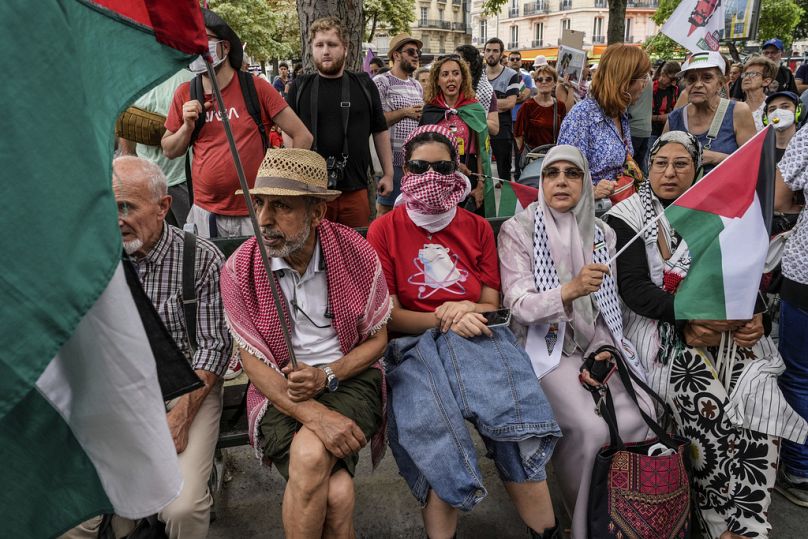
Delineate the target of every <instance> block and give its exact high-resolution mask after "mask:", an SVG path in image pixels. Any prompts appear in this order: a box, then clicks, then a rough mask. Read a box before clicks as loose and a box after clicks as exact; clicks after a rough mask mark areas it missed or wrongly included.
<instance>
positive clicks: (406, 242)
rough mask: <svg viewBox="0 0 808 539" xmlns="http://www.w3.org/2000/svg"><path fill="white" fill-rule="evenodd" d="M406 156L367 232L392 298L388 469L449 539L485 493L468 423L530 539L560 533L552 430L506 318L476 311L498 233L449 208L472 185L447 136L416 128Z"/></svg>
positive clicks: (435, 531)
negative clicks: (492, 322) (391, 461)
mask: <svg viewBox="0 0 808 539" xmlns="http://www.w3.org/2000/svg"><path fill="white" fill-rule="evenodd" d="M404 156H405V163H404V177H403V178H402V180H401V196H400V198H399V202H398V203H397V205H396V207H395V208H394V209H393V211H391V212H390V213H387V214H385V215H384V216H382V217H380V218H379V219H377V220H375V221H374V222H373V223H372V224H371V225H370V229H369V230H368V241H369V242H370V244H371V245H372V246H373V247H374V248H375V249H376V252H377V253H378V255H379V260H380V261H381V264H382V268H383V270H384V273H385V277H386V278H387V287H388V290H389V292H390V296H391V298H392V300H393V313H392V316H391V318H390V322H389V324H388V329H389V330H390V331H392V332H393V335H395V336H397V338H396V339H394V340H393V341H392V342H391V343H390V345H389V346H388V350H387V353H386V355H385V365H386V373H387V382H388V386H389V400H388V414H387V417H388V429H387V432H388V435H389V439H390V447H391V449H392V452H393V456H394V457H395V459H396V464H397V465H398V468H399V471H400V473H401V475H402V476H403V477H404V479H405V480H406V481H407V484H408V485H409V487H410V490H411V491H412V493H413V495H414V496H415V497H416V499H417V500H418V502H419V504H420V505H421V507H423V518H424V528H425V529H426V534H427V536H428V537H452V536H453V535H454V533H455V531H456V528H457V519H458V509H459V510H463V511H470V510H471V509H472V508H473V507H474V506H475V505H476V504H477V503H478V502H479V501H481V500H482V499H483V498H484V497H485V495H486V490H485V487H484V485H483V482H482V474H481V472H480V469H479V466H478V464H477V452H476V450H475V448H474V444H473V442H472V439H471V437H470V435H469V433H468V430H467V428H466V421H469V422H471V423H472V424H473V425H474V427H475V428H476V429H477V431H478V432H479V433H480V436H481V438H482V439H483V441H484V443H485V446H486V449H487V450H488V452H487V456H488V457H489V458H491V459H493V460H494V462H495V463H496V467H497V471H498V472H499V475H500V478H501V479H502V481H503V482H504V484H505V489H506V490H507V492H508V494H509V495H510V497H511V499H512V500H513V502H514V505H515V506H516V509H517V511H518V512H519V515H520V517H521V518H522V520H523V521H524V522H525V524H527V526H528V527H529V528H530V530H531V536H532V537H541V538H545V539H549V538H551V537H557V536H558V527H557V526H556V525H555V517H554V513H553V508H552V503H551V501H550V494H549V491H548V489H547V482H546V472H545V463H546V462H547V461H548V460H549V458H550V456H551V455H552V452H553V447H554V446H555V443H556V441H557V439H558V437H559V436H560V430H559V428H558V425H557V424H556V422H555V420H554V419H553V413H552V410H551V409H550V405H549V403H548V402H547V399H546V398H545V397H544V394H543V393H542V390H541V387H540V386H539V384H538V382H537V380H536V377H535V376H533V372H532V369H531V366H530V360H529V358H528V357H527V356H526V355H525V354H524V352H523V351H522V350H521V349H520V348H519V347H518V345H517V344H516V341H515V340H514V338H513V335H512V334H511V333H510V331H509V330H508V329H507V328H506V327H504V325H505V324H506V323H507V320H501V321H499V326H500V327H489V326H488V325H487V323H486V321H487V319H486V317H485V315H484V314H483V313H487V312H489V311H497V309H499V306H500V305H499V293H500V292H499V291H500V280H499V263H498V261H497V251H496V245H495V242H494V233H493V231H492V230H491V226H490V225H489V224H488V223H487V222H486V220H485V219H483V218H482V217H479V216H477V215H475V214H473V213H471V212H469V211H467V210H465V209H463V208H459V207H457V203H458V202H460V201H461V200H462V199H463V198H464V197H465V196H466V195H467V194H468V192H469V181H468V179H467V178H466V177H465V176H464V175H463V174H461V173H459V172H458V151H457V141H456V139H455V136H454V134H453V133H452V132H451V131H449V129H447V128H445V127H442V126H438V125H424V126H421V127H418V128H417V129H415V130H414V131H413V132H412V134H411V135H410V137H409V139H408V140H407V141H406V142H405V144H404Z"/></svg>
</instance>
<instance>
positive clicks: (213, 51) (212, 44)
mask: <svg viewBox="0 0 808 539" xmlns="http://www.w3.org/2000/svg"><path fill="white" fill-rule="evenodd" d="M221 42H222V41H221V40H218V39H217V40H215V41H208V51H210V57H211V58H212V59H213V67H217V66H218V65H219V64H221V63H222V62H224V58H219V55H218V54H217V49H218V48H219V43H221ZM188 69H189V70H190V71H191V73H204V72H205V71H207V70H208V68H207V67H206V66H205V59H204V58H202V56H201V55H200V56H198V57H197V59H196V60H194V61H193V62H191V63H190V64H188Z"/></svg>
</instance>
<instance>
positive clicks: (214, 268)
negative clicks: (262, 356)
mask: <svg viewBox="0 0 808 539" xmlns="http://www.w3.org/2000/svg"><path fill="white" fill-rule="evenodd" d="M183 244H184V235H183V232H182V230H180V229H179V228H175V227H173V226H169V225H167V224H163V233H162V234H161V235H160V239H159V240H158V241H157V243H156V244H155V245H154V247H153V248H152V250H151V251H150V252H149V254H148V255H146V256H144V257H143V258H141V259H140V260H134V259H133V260H132V262H133V263H134V265H135V268H136V269H137V273H138V277H140V282H141V283H142V284H143V289H144V290H145V291H146V294H147V295H148V296H149V298H151V300H152V303H153V304H154V307H155V308H156V309H157V313H158V314H159V315H160V318H161V319H162V320H163V323H164V324H165V325H166V327H167V328H168V331H169V333H171V336H172V337H173V338H174V341H176V343H177V345H178V346H179V347H180V350H182V353H183V354H185V357H186V358H188V361H189V362H190V363H191V366H192V367H193V368H194V370H199V369H201V370H206V371H210V372H212V373H214V374H216V375H217V376H222V375H223V374H224V371H225V370H226V369H227V361H228V356H229V354H230V351H231V347H232V341H231V337H230V333H229V332H228V330H227V326H226V325H225V322H224V307H223V306H222V296H221V292H220V291H219V275H220V272H221V268H222V264H223V263H224V255H222V253H221V252H220V251H219V249H217V248H216V247H215V246H214V245H213V244H212V243H210V242H209V241H207V240H205V239H202V238H197V239H196V264H195V272H194V274H195V277H196V279H195V280H196V296H197V308H196V352H195V353H194V354H193V357H192V355H191V346H190V344H189V341H188V335H187V333H186V330H185V316H184V313H183V309H182V299H183V298H182V249H183Z"/></svg>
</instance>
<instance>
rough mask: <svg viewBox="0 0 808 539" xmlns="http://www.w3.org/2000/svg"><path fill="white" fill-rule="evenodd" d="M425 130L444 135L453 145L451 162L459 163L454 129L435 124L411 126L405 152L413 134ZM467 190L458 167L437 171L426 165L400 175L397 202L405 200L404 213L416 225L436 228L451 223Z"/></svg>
mask: <svg viewBox="0 0 808 539" xmlns="http://www.w3.org/2000/svg"><path fill="white" fill-rule="evenodd" d="M427 132H431V133H438V134H440V135H442V136H444V137H446V139H447V140H448V141H449V142H450V143H451V144H452V147H453V148H454V152H455V163H459V157H458V153H457V139H456V138H455V136H454V133H452V132H451V131H450V130H449V129H447V128H445V127H443V126H439V125H422V126H420V127H418V128H416V129H415V130H413V132H412V133H410V136H409V137H407V140H406V141H405V142H404V148H405V152H406V149H407V146H408V145H409V144H410V143H411V141H412V140H413V139H414V138H415V137H416V136H418V135H420V134H422V133H427ZM470 192H471V183H470V182H469V180H468V178H467V177H466V176H465V175H463V174H462V173H460V172H459V171H455V172H454V173H452V174H439V173H437V172H435V171H434V170H432V169H429V170H427V171H426V172H424V173H423V174H412V173H407V174H405V175H404V177H403V178H402V179H401V202H403V203H404V204H406V209H407V214H408V215H409V217H410V219H412V221H413V222H414V223H415V224H416V225H418V226H420V227H422V228H425V229H426V230H428V231H429V232H437V231H439V230H441V229H443V228H445V227H446V226H447V225H448V224H449V223H451V221H452V219H453V218H454V216H455V214H456V212H457V204H458V203H459V202H460V201H461V200H463V199H464V198H466V197H467V196H468V194H469V193H470Z"/></svg>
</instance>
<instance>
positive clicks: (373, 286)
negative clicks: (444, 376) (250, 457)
mask: <svg viewBox="0 0 808 539" xmlns="http://www.w3.org/2000/svg"><path fill="white" fill-rule="evenodd" d="M317 233H318V239H319V241H320V247H321V249H322V253H323V256H324V257H325V265H326V275H327V280H328V299H329V307H330V308H331V311H332V312H333V313H334V318H333V325H334V330H335V331H336V333H337V339H338V340H339V343H340V349H341V350H342V353H343V354H346V353H348V352H349V351H350V350H352V349H353V348H355V347H356V346H357V345H359V344H361V343H362V342H363V341H365V340H366V339H367V338H368V337H370V336H371V335H373V334H374V333H376V332H377V331H378V330H379V329H381V328H382V327H383V326H384V324H386V323H387V320H388V318H389V317H390V312H391V310H392V303H391V301H390V295H389V293H388V291H387V283H386V281H385V279H384V274H383V273H382V268H381V264H380V263H379V259H378V257H377V255H376V252H375V251H374V250H373V248H372V247H371V246H370V244H369V243H367V241H366V240H365V239H364V238H363V237H362V236H361V235H359V234H358V233H357V232H356V231H354V230H353V229H350V228H348V227H345V226H342V225H339V224H336V223H332V222H330V221H327V220H324V221H323V222H321V223H320V225H319V226H318V227H317ZM273 278H275V282H276V283H277V282H278V281H277V277H274V276H273ZM221 290H222V300H223V302H224V308H225V317H226V320H227V324H228V326H229V328H230V331H231V333H232V334H233V336H234V338H235V339H236V341H237V342H238V344H239V346H240V347H242V348H244V349H245V350H247V351H249V352H250V353H252V354H253V355H255V356H256V357H258V358H260V359H261V360H263V361H264V362H265V363H266V364H267V365H269V366H270V367H272V368H274V369H276V370H278V371H280V369H282V368H283V367H285V366H286V364H287V363H289V353H288V350H287V348H286V343H285V341H284V339H283V333H282V331H281V327H280V323H281V322H280V319H279V317H278V313H277V310H276V309H275V302H274V301H273V299H272V291H271V289H270V285H269V280H268V279H267V275H266V271H265V270H264V266H263V264H262V262H261V255H260V253H259V250H258V244H257V241H256V239H255V238H250V239H249V240H247V241H245V242H244V244H243V245H242V246H241V247H240V248H239V249H238V250H237V251H236V252H235V253H233V255H232V256H230V258H229V259H228V260H227V262H226V263H225V266H224V269H223V271H222V276H221ZM278 290H279V291H280V284H279V283H278ZM281 303H282V306H283V318H284V323H285V324H286V325H287V327H291V324H290V319H289V312H288V307H287V305H286V302H285V301H283V302H281ZM374 367H376V368H378V369H380V370H381V369H382V367H381V364H380V363H376V364H375V365H374ZM382 374H383V373H382ZM247 391H248V393H247V416H248V423H249V434H250V442H251V443H252V445H253V447H255V448H256V452H257V453H259V456H260V448H261V446H262V444H261V443H260V428H259V427H260V424H261V418H262V417H263V416H264V413H265V412H266V410H267V407H268V406H269V405H270V403H269V400H268V399H267V397H266V396H265V395H263V394H262V393H261V392H260V391H258V389H256V388H255V386H254V385H252V384H250V386H249V388H248V390H247ZM382 401H383V403H385V406H386V383H384V382H383V383H382ZM382 413H383V415H382V417H386V414H385V413H384V410H383V411H382ZM384 432H385V428H384V425H383V426H382V428H380V429H379V432H378V433H377V434H376V435H375V436H374V437H373V440H371V449H372V454H373V464H374V466H375V465H376V464H378V462H379V461H380V460H381V457H382V455H383V454H384V447H385V445H384V444H385V442H384Z"/></svg>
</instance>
